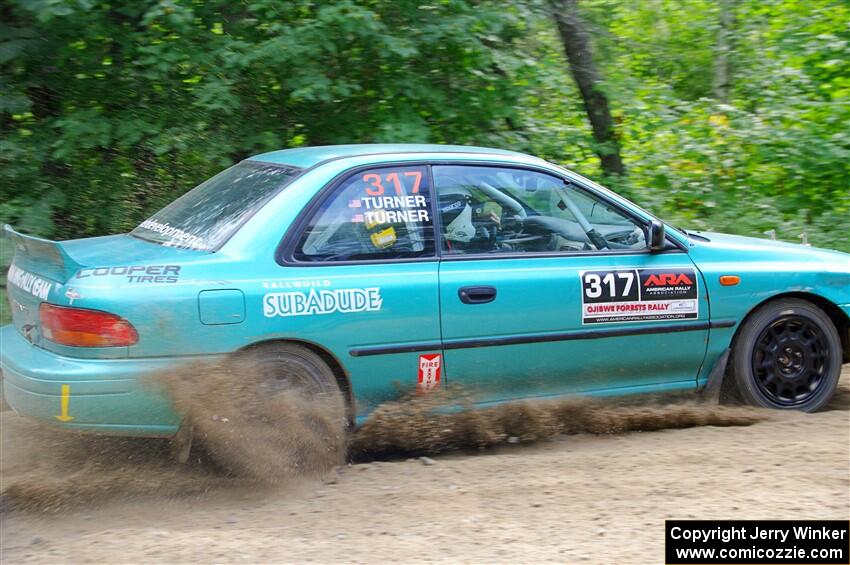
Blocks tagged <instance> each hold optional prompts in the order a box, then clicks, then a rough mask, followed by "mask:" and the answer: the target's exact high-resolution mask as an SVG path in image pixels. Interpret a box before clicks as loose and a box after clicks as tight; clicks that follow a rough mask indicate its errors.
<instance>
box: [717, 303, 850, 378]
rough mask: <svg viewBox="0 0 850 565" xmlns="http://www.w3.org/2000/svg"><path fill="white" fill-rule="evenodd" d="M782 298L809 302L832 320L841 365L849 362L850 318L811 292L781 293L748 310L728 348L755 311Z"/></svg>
mask: <svg viewBox="0 0 850 565" xmlns="http://www.w3.org/2000/svg"><path fill="white" fill-rule="evenodd" d="M784 298H797V299H799V300H805V301H806V302H810V303H812V304H814V305H815V306H817V307H818V308H820V309H821V310H822V311H823V312H824V314H826V315H827V317H829V319H830V320H832V323H833V325H834V326H835V329H836V330H837V331H838V337H839V339H840V340H841V351H842V355H841V361H842V363H848V362H850V336H848V334H850V318H848V316H847V314H845V313H844V312H843V311H842V310H841V308H839V307H838V306H837V305H836V304H835V303H833V302H832V301H831V300H829V299H827V298H824V297H823V296H820V295H818V294H814V293H811V292H783V293H781V294H776V295H773V296H771V297H770V298H767V299H765V300H762V301H761V302H759V303H758V304H756V305H755V306H753V307H752V308H750V310H749V312H747V314H746V315H745V316H744V317H743V318H742V319H741V321H740V322H739V323H738V327H737V328H736V329H735V334H734V335H733V336H732V340H731V341H730V342H729V346H730V347H732V346H734V345H735V341H736V340H737V339H738V335H739V334H740V333H741V330H742V328H743V327H744V326H745V325H746V323H747V322H748V321H749V320H750V318H752V316H753V314H754V313H755V312H756V311H757V310H759V309H760V308H762V307H763V306H764V305H766V304H770V303H771V302H776V301H777V300H782V299H784Z"/></svg>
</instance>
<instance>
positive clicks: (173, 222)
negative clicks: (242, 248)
mask: <svg viewBox="0 0 850 565" xmlns="http://www.w3.org/2000/svg"><path fill="white" fill-rule="evenodd" d="M300 172H301V169H298V168H295V167H287V166H283V165H273V164H270V163H257V162H252V161H243V162H242V163H239V164H238V165H234V166H233V167H230V168H229V169H227V170H225V171H222V172H221V173H219V174H217V175H216V176H214V177H212V178H211V179H209V180H207V181H206V182H204V183H202V184H200V185H198V186H197V187H196V188H194V189H192V190H190V191H189V192H187V193H186V194H184V195H183V196H181V197H180V198H178V199H177V200H175V201H174V202H172V203H171V204H169V205H168V206H166V207H165V208H163V209H162V210H160V211H159V212H157V213H156V214H154V215H153V216H151V217H150V218H148V219H147V220H145V221H144V222H142V223H141V224H139V225H138V227H136V229H134V230H133V231H132V232H130V235H133V236H135V237H138V238H140V239H144V240H146V241H152V242H154V243H159V244H161V245H165V246H168V247H180V248H183V249H193V250H197V251H216V250H218V249H219V248H220V247H221V246H222V245H224V243H225V242H226V241H227V240H228V239H229V238H230V236H232V235H233V234H234V233H235V232H236V230H237V229H239V227H241V226H242V224H243V223H244V222H245V221H246V220H247V219H248V218H250V217H251V216H252V215H253V214H254V212H256V211H257V210H258V209H260V208H261V207H262V206H263V205H264V204H265V203H266V202H268V201H269V200H270V199H271V198H272V197H273V196H274V195H275V194H277V193H278V192H279V191H280V190H281V189H283V188H284V187H285V186H286V185H287V184H289V183H290V182H291V181H292V180H293V179H294V178H295V177H296V176H297V175H298V173H300Z"/></svg>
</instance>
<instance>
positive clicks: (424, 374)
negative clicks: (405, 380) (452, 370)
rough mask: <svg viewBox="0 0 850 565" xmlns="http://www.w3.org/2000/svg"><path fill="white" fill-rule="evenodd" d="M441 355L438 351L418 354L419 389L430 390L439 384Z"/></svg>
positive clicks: (441, 366) (441, 367) (441, 364)
mask: <svg viewBox="0 0 850 565" xmlns="http://www.w3.org/2000/svg"><path fill="white" fill-rule="evenodd" d="M442 369H443V356H442V355H441V354H439V353H432V354H430V355H420V356H419V382H418V383H417V388H418V389H419V390H431V389H435V388H437V387H438V386H440V376H441V373H442Z"/></svg>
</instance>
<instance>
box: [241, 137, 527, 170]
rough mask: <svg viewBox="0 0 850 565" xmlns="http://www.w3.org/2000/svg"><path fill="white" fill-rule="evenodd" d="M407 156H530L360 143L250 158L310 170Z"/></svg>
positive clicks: (454, 147) (464, 148)
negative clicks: (370, 157)
mask: <svg viewBox="0 0 850 565" xmlns="http://www.w3.org/2000/svg"><path fill="white" fill-rule="evenodd" d="M409 153H454V154H457V153H470V154H476V155H499V156H514V157H525V158H528V157H529V155H525V154H523V153H517V152H516V151H507V150H505V149H494V148H491V147H475V146H469V145H439V144H429V143H363V144H357V145H323V146H318V147H298V148H295V149H281V150H279V151H271V152H269V153H261V154H259V155H254V156H253V157H250V158H249V160H251V161H263V162H266V163H278V164H281V165H291V166H294V167H303V168H308V167H313V166H315V165H318V164H319V163H322V162H324V161H330V160H335V159H344V158H346V157H362V156H364V155H393V154H409Z"/></svg>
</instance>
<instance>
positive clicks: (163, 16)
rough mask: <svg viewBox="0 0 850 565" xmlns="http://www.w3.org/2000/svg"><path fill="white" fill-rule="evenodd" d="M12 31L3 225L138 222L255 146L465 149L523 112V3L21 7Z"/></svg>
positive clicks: (65, 228)
mask: <svg viewBox="0 0 850 565" xmlns="http://www.w3.org/2000/svg"><path fill="white" fill-rule="evenodd" d="M4 10H5V11H7V12H8V13H4V18H3V22H4V23H2V24H0V26H2V27H0V64H2V65H3V76H4V79H3V82H4V84H3V88H2V89H0V91H2V92H3V95H2V97H0V116H2V121H0V128H2V129H0V131H2V136H3V137H2V141H0V144H1V145H0V171H2V172H0V178H2V204H0V219H2V220H4V221H11V222H14V223H15V224H16V225H18V226H20V227H21V228H22V229H25V230H27V231H32V232H35V233H40V234H43V235H49V236H59V237H68V236H82V235H95V234H101V233H106V232H115V231H122V230H127V229H129V228H131V227H132V226H133V225H135V224H136V223H138V221H139V220H140V219H141V218H143V217H144V216H146V215H147V214H149V213H150V212H151V211H153V210H155V209H157V208H158V207H160V206H162V205H163V204H164V203H166V202H168V201H170V200H172V199H173V198H174V197H176V196H177V195H179V194H180V193H182V192H183V191H185V190H187V189H188V188H190V187H191V186H193V185H195V184H197V183H199V182H200V181H202V180H204V179H205V178H207V177H208V176H210V175H211V174H213V173H214V172H217V171H218V170H220V169H222V168H224V167H226V166H228V165H230V164H232V163H234V162H235V161H238V160H239V159H242V158H244V157H246V156H248V155H251V154H254V153H258V152H262V151H268V150H272V149H278V148H281V147H288V146H297V145H303V144H312V145H321V144H329V143H342V142H369V141H434V142H457V141H460V142H464V141H469V140H473V139H474V138H475V137H476V136H481V135H486V134H487V133H488V132H492V131H495V130H498V129H499V128H500V127H503V126H501V125H500V123H503V122H504V121H505V120H506V119H507V118H510V117H511V116H513V115H514V114H515V109H514V108H515V101H516V96H517V92H518V88H517V87H516V86H515V85H514V84H513V82H512V80H511V78H510V77H511V76H512V75H513V74H514V73H515V72H516V71H517V69H519V68H520V67H521V66H522V65H523V63H522V60H521V59H517V58H516V57H514V55H513V49H512V45H513V43H514V42H515V40H516V39H517V38H519V37H520V36H521V34H522V31H523V27H524V26H525V22H524V19H523V17H521V15H520V13H519V11H518V10H515V9H511V8H508V9H505V8H504V7H502V6H500V5H497V4H491V5H489V6H487V5H478V3H477V2H469V1H466V0H443V1H439V2H434V3H433V4H420V3H419V2H412V1H399V0H372V1H368V2H354V1H347V0H343V1H339V2H333V3H315V2H311V1H306V0H300V1H296V2H279V1H278V0H252V1H250V2H238V3H237V2H230V1H223V0H219V1H204V2H199V1H170V0H164V1H161V2H144V1H143V2H120V1H119V2H108V3H107V2H94V1H87V0H86V1H83V0H78V1H75V2H52V1H36V0H30V1H24V0H20V1H18V2H14V3H13V4H12V5H11V7H8V8H5V9H4Z"/></svg>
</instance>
